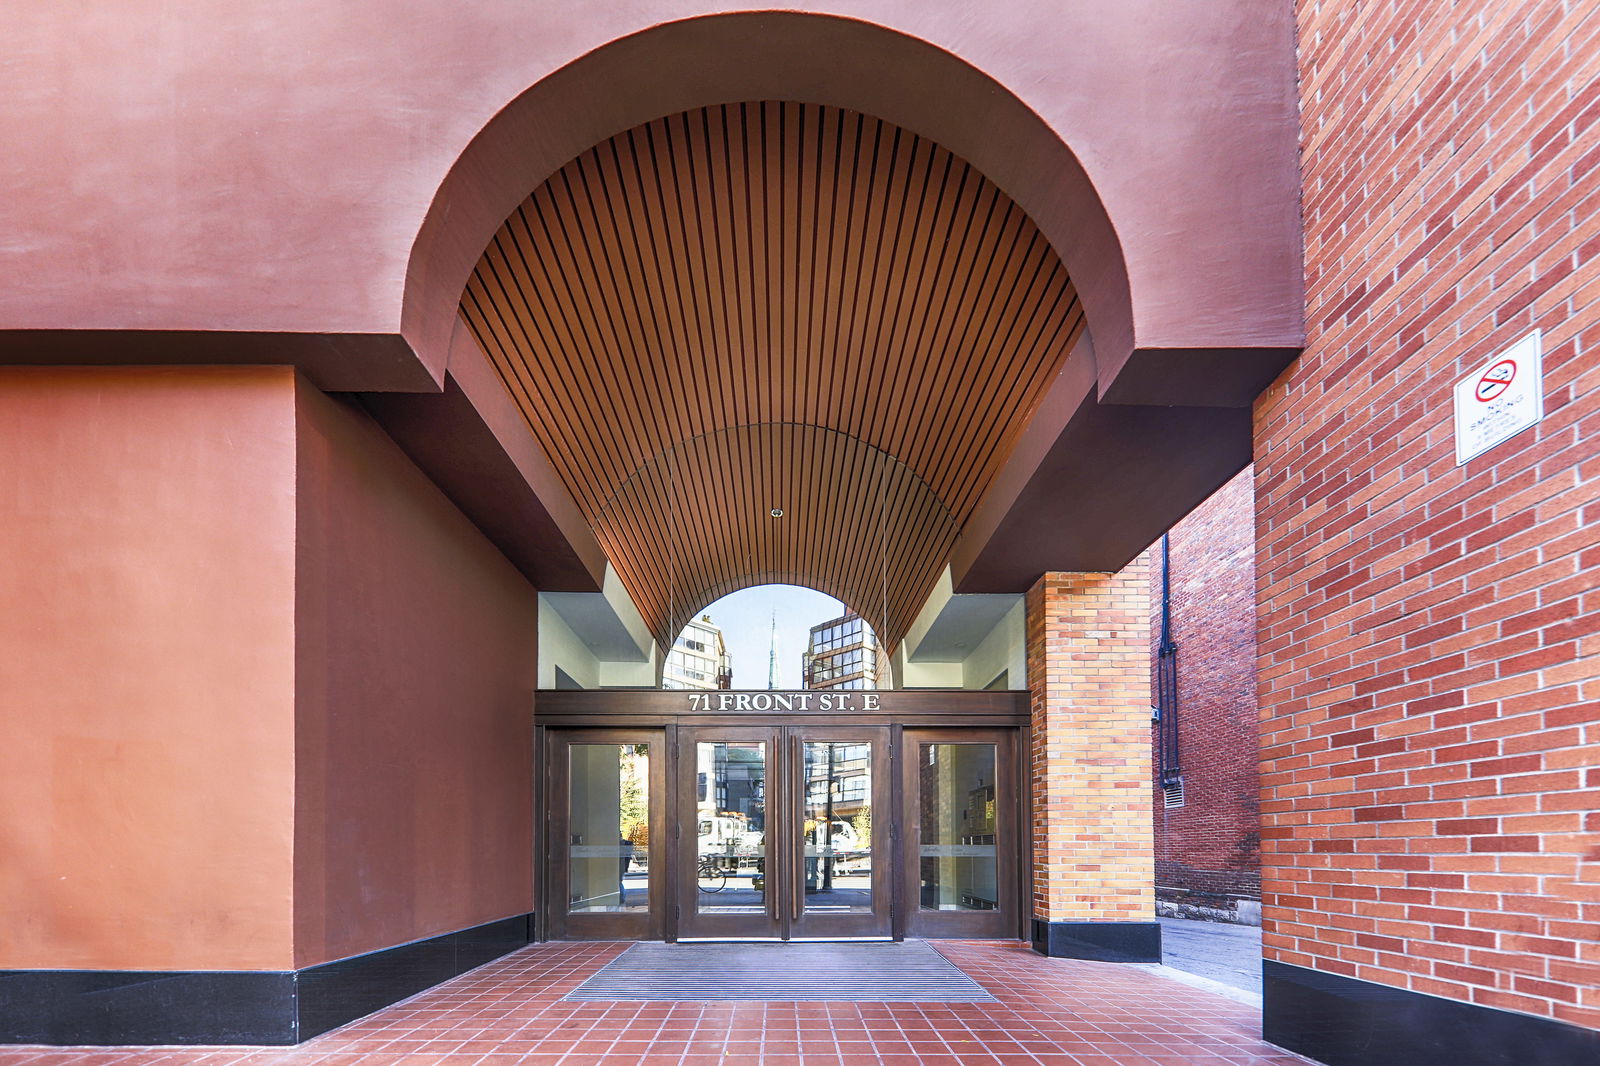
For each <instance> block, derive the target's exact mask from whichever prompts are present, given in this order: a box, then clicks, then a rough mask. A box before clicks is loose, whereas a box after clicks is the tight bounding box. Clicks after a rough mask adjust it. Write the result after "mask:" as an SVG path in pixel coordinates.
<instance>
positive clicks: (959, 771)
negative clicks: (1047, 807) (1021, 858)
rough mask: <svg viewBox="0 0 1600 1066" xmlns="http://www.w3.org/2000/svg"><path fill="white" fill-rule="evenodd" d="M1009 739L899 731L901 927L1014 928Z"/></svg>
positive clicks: (930, 931)
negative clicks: (905, 903) (903, 916)
mask: <svg viewBox="0 0 1600 1066" xmlns="http://www.w3.org/2000/svg"><path fill="white" fill-rule="evenodd" d="M1013 741H1014V731H1013V730H1004V731H999V730H977V729H917V730H912V729H907V730H906V731H905V733H904V737H903V741H902V745H903V746H902V748H901V752H902V754H901V763H902V766H903V775H904V779H903V785H902V787H903V790H904V795H905V798H906V818H905V826H904V833H905V845H904V846H905V868H906V882H907V894H908V896H909V897H910V898H909V900H908V906H907V914H906V933H907V935H909V936H927V937H973V938H991V937H1015V936H1017V935H1018V921H1017V896H1018V885H1017V877H1018V873H1019V870H1018V863H1017V858H1016V856H1017V850H1018V836H1017V833H1018V829H1017V818H1016V815H1017V810H1016V805H1015V802H1014V801H1013V800H1012V797H1014V796H1016V795H1017V784H1016V781H1015V773H1016V764H1015V762H1014V760H1013V755H1012V744H1013Z"/></svg>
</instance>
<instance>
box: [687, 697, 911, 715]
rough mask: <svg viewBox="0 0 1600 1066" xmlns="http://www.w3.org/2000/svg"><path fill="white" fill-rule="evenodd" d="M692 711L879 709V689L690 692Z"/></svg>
mask: <svg viewBox="0 0 1600 1066" xmlns="http://www.w3.org/2000/svg"><path fill="white" fill-rule="evenodd" d="M684 695H686V696H688V697H689V709H690V710H691V711H727V712H729V713H730V714H737V713H738V712H740V711H839V712H846V713H848V712H850V711H877V710H882V707H881V706H879V701H878V693H876V692H686V693H684Z"/></svg>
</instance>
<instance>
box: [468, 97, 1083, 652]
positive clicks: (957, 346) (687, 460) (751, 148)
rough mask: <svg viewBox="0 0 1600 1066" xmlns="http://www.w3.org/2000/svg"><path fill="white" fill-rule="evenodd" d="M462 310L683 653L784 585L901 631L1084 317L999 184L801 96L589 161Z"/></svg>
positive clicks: (523, 209) (668, 128) (500, 253)
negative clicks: (756, 588)
mask: <svg viewBox="0 0 1600 1066" xmlns="http://www.w3.org/2000/svg"><path fill="white" fill-rule="evenodd" d="M461 308H462V314H463V316H464V318H465V319H466V321H467V323H468V324H469V326H470V327H471V329H472V330H473V331H474V333H475V334H476V336H477V338H478V340H479V342H480V343H481V344H482V346H483V348H484V351H486V352H487V353H488V355H489V358H490V359H491V360H492V361H493V362H494V365H495V367H496V368H497V369H498V371H499V373H500V375H501V377H502V379H503V380H504V381H505V384H506V387H507V388H508V389H509V390H510V392H511V395H512V396H513V398H514V399H515V400H516V402H517V403H518V405H519V406H520V407H521V409H522V412H523V414H524V415H525V417H526V418H527V421H528V425H529V427H530V428H531V429H532V431H533V433H534V435H535V437H536V438H537V439H538V440H539V442H540V444H541V445H542V446H543V447H544V449H545V451H546V452H547V453H548V454H549V456H550V459H551V461H552V462H553V463H554V465H555V467H556V469H557V471H559V473H560V475H561V477H562V478H563V480H564V481H565V483H566V485H567V487H568V489H569V490H570V491H571V492H572V494H573V496H574V497H575V498H576V500H577V501H578V504H579V506H580V507H581V508H582V509H583V511H584V513H585V515H586V516H587V518H588V519H589V521H590V523H591V524H592V525H593V526H594V529H595V532H596V534H597V536H598V537H599V539H600V542H601V544H602V545H603V546H604V548H605V550H606V552H607V554H608V556H609V558H610V559H611V562H612V565H613V566H615V567H616V569H617V572H618V576H619V577H620V578H621V579H622V581H623V583H624V585H625V586H626V587H627V589H628V591H629V592H630V593H631V594H632V596H633V598H634V600H635V602H636V603H637V605H638V607H639V609H640V611H641V612H642V613H643V615H644V618H645V620H646V622H647V623H648V624H649V625H650V627H651V630H652V631H653V632H654V633H655V635H656V637H657V638H658V639H660V640H661V641H663V643H665V642H667V641H670V640H671V639H673V638H674V637H675V636H676V634H677V631H678V629H679V628H680V627H681V626H682V624H683V623H684V622H685V621H686V620H687V619H688V618H690V617H692V616H693V615H694V614H695V613H696V612H697V611H699V610H701V609H703V608H704V607H705V606H706V605H707V604H709V603H710V602H711V601H713V600H715V599H716V598H717V597H719V596H721V595H724V594H726V593H728V592H732V591H735V590H736V589H739V588H743V587H746V586H749V585H754V584H761V583H765V582H771V581H784V582H791V583H795V584H803V585H809V586H812V587H815V588H817V589H820V590H822V591H824V592H827V593H829V594H831V595H834V596H836V597H838V598H839V599H841V600H843V601H844V602H845V603H846V604H848V605H849V606H851V607H853V608H854V609H855V610H857V611H858V612H859V613H860V614H861V615H862V616H863V617H865V618H866V619H867V620H868V621H869V622H870V623H871V624H872V625H873V626H874V627H875V628H876V629H877V630H878V631H879V633H881V634H882V635H883V636H884V638H885V639H886V641H887V642H888V643H889V644H890V645H891V646H892V645H893V644H895V643H898V641H899V639H900V638H901V637H902V636H903V635H904V633H905V630H906V628H907V626H908V625H909V624H910V623H911V621H912V620H913V619H914V617H915V615H916V612H917V610H918V609H919V608H920V607H921V605H922V603H923V602H924V600H925V599H926V597H927V595H928V593H929V591H930V590H931V589H932V586H933V583H934V582H935V581H936V580H937V579H938V575H939V572H940V570H941V569H942V568H943V567H944V565H945V563H946V561H947V559H948V555H949V551H950V548H951V545H952V544H953V543H954V541H955V538H956V537H957V536H958V535H959V533H960V531H961V527H962V525H963V523H965V522H966V520H967V518H968V517H969V516H970V515H971V513H972V511H973V508H974V507H975V505H976V504H977V502H978V501H979V499H980V498H981V497H982V495H983V493H984V491H985V490H986V489H987V488H988V486H989V484H990V482H991V481H992V480H993V478H994V476H995V474H996V472H997V471H998V470H999V468H1000V466H1001V464H1002V463H1003V462H1004V460H1005V458H1006V456H1007V455H1008V454H1009V453H1010V451H1011V448H1012V447H1013V446H1014V444H1015V442H1016V438H1017V435H1018V434H1019V433H1020V431H1021V429H1022V427H1023V426H1024V425H1025V424H1026V423H1027V420H1028V418H1029V417H1030V416H1031V414H1032V413H1033V410H1034V408H1035V407H1036V406H1037V404H1038V402H1039V400H1040V397H1041V395H1042V393H1043V391H1044V389H1045V387H1046V386H1047V385H1048V383H1049V381H1050V380H1051V378H1052V377H1053V375H1054V373H1055V372H1056V370H1057V369H1058V368H1059V367H1060V364H1061V361H1062V360H1063V359H1064V357H1065V355H1066V353H1067V351H1068V350H1069V349H1070V347H1071V345H1072V343H1073V342H1074V340H1075V339H1076V337H1077V335H1078V333H1079V331H1080V330H1081V329H1082V326H1083V315H1082V311H1081V309H1080V307H1079V304H1078V298H1077V294H1076V293H1075V292H1074V291H1073V287H1072V283H1071V282H1070V281H1069V280H1068V278H1067V275H1066V271H1065V269H1064V268H1063V267H1062V265H1061V261H1060V259H1059V258H1058V257H1057V255H1056V254H1055V252H1054V251H1053V250H1052V249H1051V247H1050V246H1049V244H1048V243H1047V242H1046V241H1045V240H1044V238H1043V237H1042V236H1041V235H1040V234H1039V232H1038V230H1037V229H1036V228H1035V227H1034V225H1033V223H1032V222H1031V221H1030V220H1029V219H1028V218H1027V216H1026V215H1024V214H1023V212H1022V210H1021V209H1020V208H1018V207H1017V206H1016V205H1015V204H1014V203H1012V201H1011V200H1010V199H1009V198H1008V197H1007V196H1006V195H1005V194H1004V193H1002V192H1001V191H1000V190H999V189H998V188H996V187H995V186H994V185H993V184H992V183H990V182H989V181H988V180H987V179H986V178H984V177H983V175H981V174H979V173H978V172H977V171H976V170H974V169H973V168H972V167H970V166H968V165H967V164H966V163H965V162H964V161H962V160H961V159H959V158H957V157H956V156H953V155H951V154H950V153H949V152H947V151H945V150H944V149H943V148H941V147H939V146H938V145H937V144H934V143H932V142H931V141H928V140H926V139H924V138H921V137H918V136H916V135H915V134H912V133H910V132H908V131H906V130H904V129H901V128H899V127H896V126H892V125H890V124H888V123H885V122H882V121H879V120H878V119H875V118H872V117H871V116H867V115H862V114H858V113H855V112H851V111H843V110H839V109H837V108H831V107H821V106H814V105H808V104H795V103H750V104H731V105H726V106H720V107H711V108H704V109H701V110H697V111H691V112H687V113H684V114H679V115H673V116H671V117H668V118H663V119H659V120H657V121H655V122H651V123H648V124H646V125H644V126H640V127H637V128H635V129H632V130H629V131H627V132H626V133H622V134H619V135H618V136H616V137H613V138H612V139H611V140H609V141H606V142H605V143H603V144H599V145H596V146H595V147H594V148H592V149H591V150H589V151H588V152H586V153H584V154H583V155H582V156H580V157H578V158H577V159H574V160H573V161H572V162H571V163H569V164H567V166H565V167H563V168H562V169H561V170H560V171H559V172H558V173H556V174H555V175H553V176H552V177H551V178H550V179H549V180H548V181H546V182H545V183H544V184H543V185H541V186H539V188H537V189H535V190H534V192H533V195H531V196H530V197H528V199H527V200H526V201H525V202H524V203H523V204H522V205H521V206H520V207H519V208H518V209H517V210H516V211H515V212H514V213H513V214H512V215H511V217H510V218H508V219H507V220H506V223H505V225H504V226H503V227H501V229H500V232H499V233H498V234H496V235H495V238H494V240H493V241H492V242H491V243H490V245H489V247H488V249H487V250H486V251H485V252H484V255H483V258H482V259H481V260H480V261H479V263H478V266H477V268H476V270H475V271H474V272H473V275H472V278H471V281H470V282H469V283H468V285H467V289H466V292H465V294H464V295H463V297H462V305H461ZM775 507H776V508H782V509H783V511H784V514H783V516H782V517H781V518H774V517H772V516H771V514H770V511H771V509H772V508H775Z"/></svg>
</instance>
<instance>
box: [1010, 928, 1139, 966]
mask: <svg viewBox="0 0 1600 1066" xmlns="http://www.w3.org/2000/svg"><path fill="white" fill-rule="evenodd" d="M1033 950H1034V951H1037V952H1038V953H1039V954H1041V955H1048V956H1049V957H1050V958H1052V959H1087V960H1089V961H1091V962H1160V961H1161V923H1160V922H1047V921H1045V920H1044V919H1043V918H1035V919H1034V920H1033Z"/></svg>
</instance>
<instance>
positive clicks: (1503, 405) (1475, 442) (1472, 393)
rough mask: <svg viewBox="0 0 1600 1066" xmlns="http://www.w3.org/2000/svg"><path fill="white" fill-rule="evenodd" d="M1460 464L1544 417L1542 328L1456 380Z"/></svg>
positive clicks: (1458, 460)
mask: <svg viewBox="0 0 1600 1066" xmlns="http://www.w3.org/2000/svg"><path fill="white" fill-rule="evenodd" d="M1455 408H1456V465H1457V466H1460V465H1461V464H1462V463H1464V462H1466V461H1467V460H1468V459H1472V458H1474V457H1475V456H1479V455H1482V454H1483V453H1484V452H1486V451H1488V450H1489V449H1490V448H1493V447H1494V446H1495V445H1496V444H1499V443H1501V442H1502V441H1506V440H1510V439H1511V438H1512V437H1514V436H1516V435H1517V434H1518V433H1521V432H1522V431H1523V430H1525V429H1527V428H1528V427H1529V426H1531V425H1534V424H1535V423H1536V422H1538V421H1539V419H1541V418H1543V417H1544V371H1543V368H1542V366H1541V365H1540V349H1539V331H1538V330H1534V331H1533V332H1532V333H1530V334H1528V335H1527V336H1526V337H1523V338H1522V339H1521V340H1519V341H1518V342H1517V343H1516V344H1513V345H1512V346H1511V347H1510V348H1507V349H1506V350H1505V351H1503V352H1501V353H1499V354H1498V355H1495V356H1492V357H1491V358H1490V359H1489V361H1488V362H1487V363H1484V364H1483V365H1482V366H1479V367H1477V368H1475V369H1474V370H1473V371H1472V372H1471V373H1469V374H1468V375H1467V376H1466V377H1464V378H1462V379H1461V380H1460V381H1458V382H1456V395H1455Z"/></svg>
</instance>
